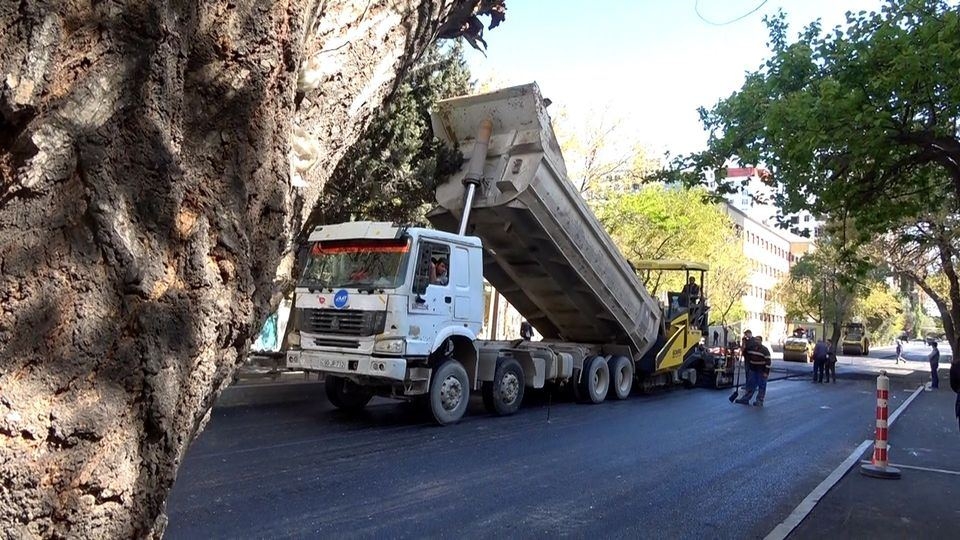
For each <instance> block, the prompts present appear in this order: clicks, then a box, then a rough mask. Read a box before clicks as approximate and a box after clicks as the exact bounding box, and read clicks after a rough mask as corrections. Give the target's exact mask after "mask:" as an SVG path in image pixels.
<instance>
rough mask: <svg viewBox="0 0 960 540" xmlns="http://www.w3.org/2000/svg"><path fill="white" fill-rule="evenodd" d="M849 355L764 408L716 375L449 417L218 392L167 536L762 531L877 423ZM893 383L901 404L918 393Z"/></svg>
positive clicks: (390, 405) (184, 474)
mask: <svg viewBox="0 0 960 540" xmlns="http://www.w3.org/2000/svg"><path fill="white" fill-rule="evenodd" d="M881 353H882V351H881ZM857 361H860V362H865V361H871V360H869V359H858V360H857ZM872 361H878V360H872ZM890 363H891V364H892V361H891V362H890ZM797 367H800V366H797ZM800 369H801V370H803V369H807V367H806V366H803V367H802V368H800ZM840 371H841V380H840V381H839V382H838V383H836V384H829V385H814V384H812V383H811V382H809V380H808V379H807V378H806V376H804V377H803V378H800V377H798V378H796V379H789V378H788V379H782V380H777V381H773V382H771V384H770V387H769V392H768V396H767V401H766V407H764V408H762V409H761V408H755V407H749V406H743V405H733V404H731V403H730V402H729V401H728V400H727V397H728V395H729V391H710V390H702V389H697V390H681V389H677V390H672V391H668V392H663V393H660V394H656V395H653V396H637V395H635V396H633V397H632V398H631V399H629V400H626V401H622V402H606V403H603V404H600V405H581V404H575V403H570V402H559V403H558V402H552V401H551V400H548V399H547V398H546V397H545V396H544V395H537V394H530V395H528V400H527V402H526V403H525V406H524V408H522V409H521V410H520V412H519V413H518V414H516V415H514V416H511V417H505V418H496V417H491V416H489V415H487V414H486V413H485V412H484V411H483V407H482V405H481V404H480V403H479V402H478V401H476V400H475V401H474V403H472V404H471V410H470V412H469V413H468V416H467V417H466V418H465V419H464V420H463V421H462V422H461V423H460V424H458V425H455V426H449V427H445V428H440V427H435V426H433V425H431V424H430V422H429V421H428V418H427V416H426V415H425V413H423V412H422V411H420V410H418V409H416V408H414V407H413V406H410V405H406V404H398V403H395V402H390V401H385V400H377V401H374V402H372V404H371V406H370V407H369V408H368V410H367V411H365V412H364V413H363V414H361V415H359V416H350V415H347V414H343V413H342V412H340V411H337V410H334V409H333V407H332V406H331V405H330V404H329V403H328V402H327V401H326V399H325V398H324V397H323V396H322V392H321V393H320V395H319V396H317V398H316V399H314V400H311V401H298V402H293V403H281V404H271V405H259V406H247V407H225V408H218V409H215V410H214V412H213V417H212V420H211V422H210V424H209V425H208V427H207V429H206V430H205V432H204V433H203V434H202V435H201V436H200V437H199V439H198V440H197V441H196V442H195V444H194V445H193V446H192V447H191V449H190V451H189V452H188V454H187V456H186V458H185V461H184V464H183V467H182V468H181V470H180V474H179V478H178V480H177V483H176V485H175V486H174V489H173V492H172V494H171V497H170V499H169V501H168V508H167V510H168V515H169V518H170V522H169V527H168V529H167V532H166V536H167V538H171V539H174V538H210V537H230V538H255V537H270V538H286V537H300V538H302V537H320V538H323V537H337V538H344V537H346V538H384V537H388V538H421V537H466V538H481V537H484V538H486V537H497V536H506V537H511V538H513V537H523V538H531V537H557V536H571V537H601V538H637V537H644V538H702V537H711V538H729V537H739V538H762V537H763V536H765V535H766V534H767V533H768V532H769V531H770V530H772V529H773V528H774V527H775V526H776V525H777V524H778V523H779V522H780V521H781V520H783V519H784V518H785V517H786V516H787V515H788V514H789V513H790V512H791V511H792V510H793V508H794V507H795V506H796V505H797V504H798V503H799V502H800V501H801V500H802V499H803V498H804V497H805V496H806V495H807V494H808V493H809V492H810V491H811V490H812V489H813V488H814V487H815V486H816V485H817V484H818V483H820V481H821V480H823V479H824V478H825V477H826V476H827V475H828V474H829V473H830V472H831V471H832V470H833V468H834V467H836V466H837V464H838V463H839V462H841V461H842V460H843V459H844V458H845V457H846V456H847V455H848V454H849V453H850V452H851V450H853V449H854V448H855V447H856V446H857V445H858V444H859V443H861V442H862V441H863V440H864V439H868V438H870V437H872V434H873V427H874V407H875V402H874V382H873V376H872V375H862V374H859V375H858V374H857V373H856V372H855V370H851V372H850V373H844V370H843V369H841V370H840ZM781 376H783V375H782V374H781ZM894 386H896V387H894V388H891V390H892V393H893V396H892V399H891V407H896V406H897V404H898V403H900V402H901V401H902V400H903V399H904V398H905V397H906V396H907V395H909V392H907V391H906V390H907V389H905V388H901V386H904V385H894Z"/></svg>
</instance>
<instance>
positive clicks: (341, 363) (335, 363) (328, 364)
mask: <svg viewBox="0 0 960 540" xmlns="http://www.w3.org/2000/svg"><path fill="white" fill-rule="evenodd" d="M316 363H317V367H318V368H326V369H338V370H341V371H346V370H347V361H346V360H341V359H339V358H317V360H316Z"/></svg>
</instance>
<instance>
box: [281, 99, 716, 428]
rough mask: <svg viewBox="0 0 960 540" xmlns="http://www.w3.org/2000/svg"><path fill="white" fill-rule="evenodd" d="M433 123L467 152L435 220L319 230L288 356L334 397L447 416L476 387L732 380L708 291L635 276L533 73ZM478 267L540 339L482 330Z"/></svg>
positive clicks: (441, 195)
mask: <svg viewBox="0 0 960 540" xmlns="http://www.w3.org/2000/svg"><path fill="white" fill-rule="evenodd" d="M431 121H432V124H433V130H434V133H435V135H436V136H437V137H438V138H439V139H440V140H441V141H443V142H444V143H446V144H448V145H450V146H452V147H454V148H458V149H459V150H460V151H461V152H462V154H463V155H464V156H467V157H469V159H467V160H465V165H464V166H463V167H462V168H461V169H460V170H459V171H458V172H457V173H455V174H453V175H452V176H451V177H450V178H448V179H446V181H445V182H443V183H441V184H440V185H438V186H437V188H436V202H437V205H436V207H435V208H434V209H433V210H432V211H430V212H429V213H428V216H427V217H428V219H429V220H430V222H431V223H432V225H433V226H434V227H435V228H433V229H430V228H420V227H408V226H398V225H395V224H390V223H378V222H351V223H340V224H333V225H323V226H319V227H317V228H315V229H314V230H313V231H312V232H311V233H310V235H309V238H308V241H309V243H310V245H309V257H307V259H308V260H307V261H306V264H305V265H304V269H303V272H302V273H301V277H300V279H299V282H298V284H297V287H296V300H295V308H296V309H295V310H294V314H293V317H292V324H293V328H294V330H293V331H292V333H291V334H290V336H289V337H288V343H289V344H290V347H289V349H288V351H287V356H286V363H287V367H288V368H290V369H302V370H306V371H316V372H322V373H323V374H324V375H325V387H326V390H327V395H328V398H329V399H330V401H331V402H332V403H333V404H334V405H335V406H337V407H339V408H342V409H348V410H356V409H360V408H363V407H364V406H365V405H366V404H367V403H368V402H369V400H370V399H371V397H372V396H374V395H379V396H385V397H393V398H399V399H406V400H416V401H421V402H424V403H425V404H426V405H428V406H429V409H430V411H431V413H432V415H433V417H434V419H435V420H436V421H437V423H439V424H450V423H454V422H457V421H459V420H460V419H461V417H462V416H463V414H464V412H465V411H466V408H467V402H468V400H469V397H470V395H471V394H473V393H475V392H478V391H479V392H480V393H481V394H482V397H483V403H484V405H485V407H486V408H487V410H489V411H490V412H492V413H494V414H497V415H507V414H512V413H514V412H516V411H517V409H518V408H519V407H520V405H521V403H522V401H523V396H524V392H525V390H526V389H542V388H551V389H561V390H563V389H571V390H572V393H573V394H574V395H575V396H576V398H577V399H578V400H580V401H582V402H585V403H593V404H596V403H600V402H603V401H604V400H606V399H625V398H627V397H628V396H629V395H630V394H631V391H632V390H633V388H634V384H635V383H637V384H638V386H640V387H642V388H644V389H652V388H654V387H658V386H666V385H673V384H686V385H687V386H698V385H699V386H712V387H717V388H722V387H727V386H731V385H732V381H733V367H734V366H733V359H732V358H731V357H727V356H721V355H716V354H713V353H711V352H710V351H708V350H707V349H705V348H704V347H703V346H702V344H701V337H702V332H703V330H704V329H705V328H706V317H707V311H708V309H709V306H708V304H707V302H706V299H705V297H704V296H702V295H701V297H699V298H697V299H695V300H693V301H691V302H688V304H687V307H684V308H678V309H673V308H672V306H665V305H663V303H662V302H660V301H659V300H658V299H656V298H654V297H653V296H651V294H650V293H649V292H648V291H647V290H646V289H645V288H644V287H643V285H641V283H640V281H639V280H638V277H637V274H636V272H635V269H634V268H632V267H631V265H630V264H629V262H628V261H627V260H626V259H625V258H624V257H623V255H621V254H620V252H619V251H618V249H617V247H616V245H615V244H614V242H613V240H612V239H611V238H610V236H609V235H608V234H607V232H606V231H605V230H604V228H603V227H602V226H601V224H600V223H599V221H598V220H597V219H596V217H595V216H594V215H593V213H592V212H591V211H590V209H589V208H588V207H587V205H586V203H585V202H584V200H583V199H582V198H581V197H580V195H579V193H578V191H577V190H576V189H575V188H574V186H573V184H572V183H571V182H570V181H569V179H568V178H567V173H566V168H565V165H564V161H563V158H562V156H561V153H560V148H559V145H558V144H557V140H556V137H555V135H554V132H553V128H552V127H551V124H550V119H549V116H548V114H547V111H546V105H545V104H544V100H543V98H542V97H541V95H540V91H539V88H538V87H537V85H536V84H535V83H534V84H529V85H523V86H518V87H513V88H508V89H504V90H500V91H496V92H492V93H489V94H483V95H476V96H465V97H459V98H453V99H449V100H444V101H442V102H440V103H438V104H437V105H436V107H435V108H434V109H433V110H432V111H431ZM703 269H704V270H706V268H705V267H703ZM484 279H486V280H487V281H488V282H489V283H490V284H492V285H493V286H494V287H495V288H496V289H497V290H498V291H499V292H500V293H501V294H502V295H503V296H504V297H505V298H506V299H507V300H508V301H509V302H510V303H511V304H512V305H513V306H514V307H515V308H516V309H517V310H518V311H519V312H520V313H521V315H523V316H524V317H525V318H526V319H527V320H528V321H529V322H530V323H531V324H532V325H533V326H534V327H535V328H536V329H537V331H538V332H539V334H540V335H541V336H542V340H541V341H535V342H534V341H525V340H515V341H489V340H480V339H478V338H477V336H478V335H479V333H480V330H481V325H482V324H483V314H484V295H483V284H484ZM701 282H702V280H701ZM672 294H679V293H672Z"/></svg>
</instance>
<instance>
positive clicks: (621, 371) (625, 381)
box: [607, 356, 633, 399]
mask: <svg viewBox="0 0 960 540" xmlns="http://www.w3.org/2000/svg"><path fill="white" fill-rule="evenodd" d="M607 369H608V370H609V371H610V383H611V384H610V390H609V391H608V392H607V397H609V398H611V399H627V398H628V397H630V391H631V390H633V362H631V361H630V359H629V358H627V357H626V356H614V357H613V358H611V359H610V360H607Z"/></svg>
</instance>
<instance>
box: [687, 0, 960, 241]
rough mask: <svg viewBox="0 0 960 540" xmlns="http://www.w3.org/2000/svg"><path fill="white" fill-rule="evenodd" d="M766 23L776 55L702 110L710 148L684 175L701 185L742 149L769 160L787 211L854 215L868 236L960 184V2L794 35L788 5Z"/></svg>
mask: <svg viewBox="0 0 960 540" xmlns="http://www.w3.org/2000/svg"><path fill="white" fill-rule="evenodd" d="M767 23H768V27H769V30H770V46H771V53H772V55H771V57H770V58H769V59H768V60H767V61H766V62H765V64H764V65H763V66H761V68H760V69H759V70H757V71H756V72H753V73H750V74H748V76H747V78H746V82H745V83H744V86H743V88H742V89H740V90H739V91H737V92H735V93H734V94H733V95H731V96H730V97H728V98H726V99H724V100H721V101H720V102H719V103H717V104H716V105H715V106H714V107H713V108H712V109H710V110H705V109H702V110H701V111H700V113H701V119H702V121H703V124H704V126H705V127H706V128H707V129H708V130H709V132H710V140H709V149H708V150H707V151H705V152H702V153H700V154H696V155H693V156H688V157H686V158H682V159H680V160H678V161H677V162H676V163H675V170H676V171H685V172H683V173H680V174H679V176H681V177H683V178H684V179H685V180H686V181H687V182H688V183H699V182H701V181H702V179H701V178H699V174H700V171H702V170H704V169H720V168H721V167H722V163H723V162H724V160H725V159H727V158H729V157H731V156H734V155H736V156H739V158H740V159H741V161H744V162H749V163H761V164H765V165H766V166H767V167H768V168H769V169H770V170H771V171H772V172H773V177H772V178H771V180H770V182H771V183H774V184H775V185H776V186H777V187H778V188H780V189H779V194H778V195H777V201H776V202H777V203H778V206H779V207H780V208H781V210H782V212H783V213H784V214H790V213H793V212H796V211H799V210H801V209H807V210H811V211H813V212H814V213H815V214H818V215H830V216H835V217H837V218H840V219H846V218H854V219H856V221H857V224H858V229H859V232H860V233H861V234H862V237H861V238H863V239H865V238H867V237H869V235H870V233H871V232H874V231H884V230H886V228H887V227H889V225H890V224H891V223H894V222H897V221H898V220H900V219H902V218H904V217H912V216H915V215H917V214H918V213H919V212H921V211H922V210H923V209H926V208H930V207H941V205H942V204H943V202H944V200H943V195H944V194H946V193H950V192H952V193H954V194H956V193H960V138H958V131H957V125H956V121H957V118H960V78H958V77H957V76H956V74H957V73H960V54H957V51H958V50H960V10H958V8H957V7H956V6H953V5H951V4H949V3H948V2H945V1H942V0H890V1H889V2H888V3H887V4H886V5H885V6H884V8H883V9H882V10H881V12H879V13H874V12H871V13H867V12H859V13H848V14H847V24H846V27H845V28H843V27H837V28H835V29H833V30H832V31H829V32H822V31H821V28H820V25H819V23H813V24H811V25H809V26H808V27H807V28H806V29H804V31H803V32H801V34H800V35H799V37H798V39H797V41H796V42H793V43H788V36H787V26H786V24H785V22H784V16H783V14H782V13H781V14H780V15H779V16H777V17H774V18H772V19H768V21H767ZM717 176H718V178H723V177H724V175H723V174H718V175H717ZM735 188H736V186H731V185H725V186H722V190H724V191H728V192H729V191H733V190H734V189H735Z"/></svg>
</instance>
